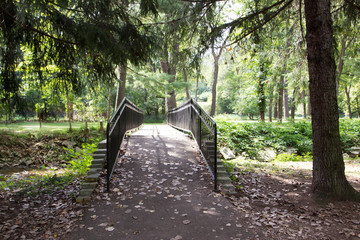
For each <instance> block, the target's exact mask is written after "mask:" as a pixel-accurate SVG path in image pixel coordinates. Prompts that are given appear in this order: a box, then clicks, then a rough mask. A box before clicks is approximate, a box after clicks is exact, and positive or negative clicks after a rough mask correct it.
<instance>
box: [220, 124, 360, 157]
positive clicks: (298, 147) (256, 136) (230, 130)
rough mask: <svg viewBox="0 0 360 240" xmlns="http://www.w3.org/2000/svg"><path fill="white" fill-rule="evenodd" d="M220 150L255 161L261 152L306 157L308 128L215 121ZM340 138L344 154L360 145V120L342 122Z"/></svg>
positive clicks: (308, 125) (310, 138)
mask: <svg viewBox="0 0 360 240" xmlns="http://www.w3.org/2000/svg"><path fill="white" fill-rule="evenodd" d="M217 123H218V128H219V131H218V133H219V137H218V139H219V147H221V146H227V147H229V148H231V149H232V150H234V151H235V152H236V154H237V155H242V154H243V155H245V156H247V157H250V158H256V157H257V156H258V153H259V151H260V150H263V149H265V148H272V149H274V150H275V151H276V152H277V154H281V153H284V152H287V151H288V152H290V153H296V154H298V155H306V154H309V153H311V151H312V136H311V134H312V132H311V124H310V122H308V121H302V122H298V123H291V122H289V123H266V124H264V123H254V122H252V123H246V122H231V121H230V122H229V121H226V120H225V119H224V118H223V119H221V118H217ZM340 135H341V141H342V149H343V151H344V152H347V151H349V150H350V148H351V147H354V146H359V145H360V120H344V119H343V120H341V121H340Z"/></svg>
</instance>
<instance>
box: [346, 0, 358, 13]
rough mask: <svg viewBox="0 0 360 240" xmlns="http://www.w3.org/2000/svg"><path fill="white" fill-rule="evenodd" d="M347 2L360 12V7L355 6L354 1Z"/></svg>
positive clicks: (348, 0)
mask: <svg viewBox="0 0 360 240" xmlns="http://www.w3.org/2000/svg"><path fill="white" fill-rule="evenodd" d="M345 2H347V3H348V4H350V5H351V6H353V7H355V8H356V9H357V10H358V11H360V6H359V5H357V4H355V3H354V1H351V0H345Z"/></svg>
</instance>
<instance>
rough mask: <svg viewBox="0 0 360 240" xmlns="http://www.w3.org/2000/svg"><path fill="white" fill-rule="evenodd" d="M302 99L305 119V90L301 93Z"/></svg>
mask: <svg viewBox="0 0 360 240" xmlns="http://www.w3.org/2000/svg"><path fill="white" fill-rule="evenodd" d="M302 97H303V103H302V104H303V118H304V119H305V118H306V101H305V98H306V95H305V90H303V91H302Z"/></svg>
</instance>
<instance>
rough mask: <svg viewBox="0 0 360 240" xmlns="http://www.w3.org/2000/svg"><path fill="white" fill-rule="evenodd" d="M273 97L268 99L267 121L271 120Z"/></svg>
mask: <svg viewBox="0 0 360 240" xmlns="http://www.w3.org/2000/svg"><path fill="white" fill-rule="evenodd" d="M272 108H273V98H270V100H269V122H272Z"/></svg>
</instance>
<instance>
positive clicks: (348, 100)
mask: <svg viewBox="0 0 360 240" xmlns="http://www.w3.org/2000/svg"><path fill="white" fill-rule="evenodd" d="M350 90H351V86H349V88H348V87H347V86H345V94H346V103H347V107H348V112H349V118H352V114H351V99H350Z"/></svg>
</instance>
